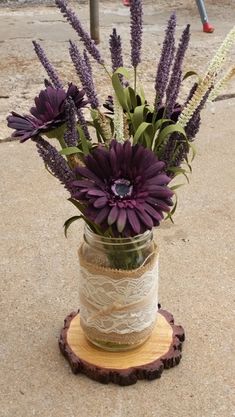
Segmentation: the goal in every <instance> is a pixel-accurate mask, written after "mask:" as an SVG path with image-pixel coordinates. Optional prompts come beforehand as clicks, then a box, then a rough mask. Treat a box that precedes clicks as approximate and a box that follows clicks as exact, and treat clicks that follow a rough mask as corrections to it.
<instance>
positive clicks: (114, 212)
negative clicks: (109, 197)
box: [108, 206, 119, 226]
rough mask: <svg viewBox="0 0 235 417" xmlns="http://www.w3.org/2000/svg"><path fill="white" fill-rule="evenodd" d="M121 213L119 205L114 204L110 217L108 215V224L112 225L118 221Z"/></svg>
mask: <svg viewBox="0 0 235 417" xmlns="http://www.w3.org/2000/svg"><path fill="white" fill-rule="evenodd" d="M118 215H119V209H118V207H117V206H113V207H112V208H111V210H110V213H109V217H108V225H109V226H112V224H113V223H115V222H116V220H117V218H118Z"/></svg>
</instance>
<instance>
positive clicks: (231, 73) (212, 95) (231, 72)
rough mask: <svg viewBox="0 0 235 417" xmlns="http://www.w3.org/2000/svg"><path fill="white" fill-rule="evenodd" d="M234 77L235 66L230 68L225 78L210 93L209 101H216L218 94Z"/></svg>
mask: <svg viewBox="0 0 235 417" xmlns="http://www.w3.org/2000/svg"><path fill="white" fill-rule="evenodd" d="M233 77H235V67H233V68H230V70H229V71H227V72H226V74H225V75H224V76H223V78H221V80H220V81H219V82H218V83H217V84H216V85H215V88H214V89H213V91H212V92H211V93H210V95H209V97H208V101H209V102H212V101H214V100H215V99H216V98H217V97H218V95H219V94H220V93H221V91H222V90H223V89H224V87H225V86H226V84H228V82H229V81H230V80H231V79H232V78H233Z"/></svg>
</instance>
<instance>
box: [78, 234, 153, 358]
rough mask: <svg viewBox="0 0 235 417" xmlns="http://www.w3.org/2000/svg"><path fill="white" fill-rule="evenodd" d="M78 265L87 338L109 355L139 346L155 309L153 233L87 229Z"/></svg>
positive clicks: (81, 311)
mask: <svg viewBox="0 0 235 417" xmlns="http://www.w3.org/2000/svg"><path fill="white" fill-rule="evenodd" d="M79 262H80V276H79V303H80V323H81V327H82V329H83V331H84V334H85V336H86V337H87V339H88V340H89V341H90V342H91V343H93V344H94V345H96V346H98V347H100V348H102V349H105V350H110V351H121V350H128V349H132V348H135V347H137V346H139V345H141V344H142V343H144V342H145V341H146V340H147V339H148V337H149V336H150V334H151V332H152V330H153V327H154V325H155V322H156V314H157V305H158V299H157V292H158V252H157V248H156V245H155V244H154V241H153V233H152V231H146V232H145V233H143V234H141V235H138V236H135V237H131V238H109V237H104V236H100V235H97V234H95V233H93V232H92V231H91V229H90V228H89V227H87V226H86V227H85V232H84V242H83V243H82V245H81V247H80V248H79Z"/></svg>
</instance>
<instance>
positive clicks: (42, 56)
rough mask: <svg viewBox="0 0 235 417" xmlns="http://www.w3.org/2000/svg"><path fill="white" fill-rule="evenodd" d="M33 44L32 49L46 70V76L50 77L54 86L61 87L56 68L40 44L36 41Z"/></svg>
mask: <svg viewBox="0 0 235 417" xmlns="http://www.w3.org/2000/svg"><path fill="white" fill-rule="evenodd" d="M33 46H34V50H35V52H36V54H37V57H38V59H39V61H40V62H41V64H42V66H43V67H44V68H45V70H46V72H47V74H48V76H49V77H50V79H51V81H52V83H53V85H54V87H56V88H63V84H62V82H61V81H60V79H59V76H58V74H57V72H56V70H55V69H54V68H53V66H52V65H51V63H50V61H49V60H48V58H47V56H46V54H45V51H44V50H43V48H42V47H41V45H39V43H37V42H36V41H33Z"/></svg>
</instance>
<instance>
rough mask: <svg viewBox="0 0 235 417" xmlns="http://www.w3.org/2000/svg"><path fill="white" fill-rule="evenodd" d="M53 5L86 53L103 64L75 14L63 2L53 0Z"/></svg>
mask: <svg viewBox="0 0 235 417" xmlns="http://www.w3.org/2000/svg"><path fill="white" fill-rule="evenodd" d="M55 4H56V5H57V7H58V8H59V9H60V11H61V13H62V14H63V16H64V17H65V18H66V19H67V20H68V22H69V23H70V25H71V26H72V27H73V29H74V30H75V31H76V32H77V34H78V36H79V37H80V38H81V40H82V41H83V43H84V45H85V47H86V49H87V50H88V52H89V53H90V54H91V55H92V56H93V58H94V59H95V60H96V61H97V62H98V63H99V64H101V65H103V64H104V60H103V59H102V58H101V55H100V51H99V50H98V48H97V46H96V45H95V42H94V41H93V40H92V39H91V37H90V36H89V34H88V33H87V32H86V31H85V30H84V29H83V27H82V25H81V22H80V20H79V19H78V17H77V16H76V14H75V13H74V12H73V11H72V9H70V8H69V7H68V5H67V3H66V1H65V0H55Z"/></svg>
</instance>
